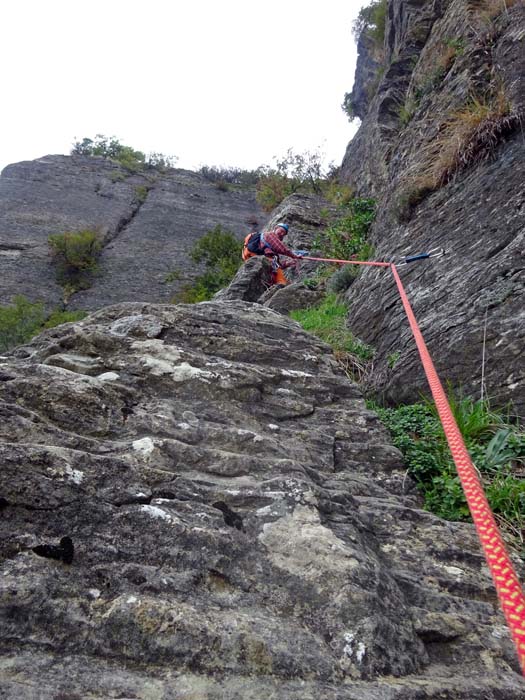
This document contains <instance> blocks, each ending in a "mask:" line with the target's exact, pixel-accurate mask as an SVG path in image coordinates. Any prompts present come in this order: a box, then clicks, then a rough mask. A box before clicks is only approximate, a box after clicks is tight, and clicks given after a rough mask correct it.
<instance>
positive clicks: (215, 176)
mask: <svg viewBox="0 0 525 700" xmlns="http://www.w3.org/2000/svg"><path fill="white" fill-rule="evenodd" d="M198 173H199V174H200V175H202V176H203V177H205V178H206V180H209V181H210V182H213V183H215V184H216V185H217V186H219V185H220V184H221V183H224V184H226V185H238V186H239V187H254V186H255V185H256V184H257V183H258V182H259V180H260V179H261V177H262V176H263V174H264V168H263V166H261V167H260V168H257V169H256V170H243V169H242V168H233V167H229V168H228V167H217V166H215V165H212V166H208V165H203V166H202V167H201V168H200V169H199V170H198Z"/></svg>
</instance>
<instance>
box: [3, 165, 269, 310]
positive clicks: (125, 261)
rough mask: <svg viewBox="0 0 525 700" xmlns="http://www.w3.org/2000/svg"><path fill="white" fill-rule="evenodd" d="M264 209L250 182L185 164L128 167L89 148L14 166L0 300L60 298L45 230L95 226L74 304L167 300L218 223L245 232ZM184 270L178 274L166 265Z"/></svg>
mask: <svg viewBox="0 0 525 700" xmlns="http://www.w3.org/2000/svg"><path fill="white" fill-rule="evenodd" d="M264 219H265V215H264V214H263V212H262V211H261V210H260V208H259V207H258V205H257V203H256V201H255V193H254V191H253V190H251V191H249V190H240V189H233V188H232V189H230V190H228V191H223V190H220V189H218V188H217V187H216V186H215V185H214V184H212V183H210V182H208V181H206V180H205V179H204V178H203V177H202V176H200V175H198V174H196V173H193V172H190V171H186V170H170V171H168V172H166V173H164V174H159V173H156V174H154V171H147V172H146V173H145V174H131V173H130V172H129V171H127V170H125V169H124V168H122V167H121V166H120V165H119V164H118V163H114V162H111V161H109V160H105V159H103V158H91V157H86V156H71V157H69V156H47V157H45V158H41V159H40V160H36V161H29V162H23V163H17V164H14V165H9V166H8V167H7V168H4V170H3V171H2V176H1V178H0V303H3V304H6V303H9V302H10V300H11V298H12V297H13V296H14V295H15V294H23V295H25V296H27V297H28V298H29V299H30V300H31V301H36V300H42V301H45V302H46V305H47V306H48V307H49V308H52V307H57V306H59V305H60V303H61V300H62V297H63V290H62V288H61V287H60V286H59V285H58V284H57V282H56V279H55V269H54V265H53V262H52V258H51V254H50V250H49V246H48V242H47V240H48V237H49V235H50V234H55V233H64V232H66V231H79V230H82V229H92V230H95V231H97V232H99V234H100V236H101V237H102V239H103V241H104V249H103V252H102V256H101V259H100V266H99V271H98V273H97V274H96V275H95V276H94V278H93V284H92V286H91V288H90V289H87V290H85V291H83V292H79V293H77V294H75V295H74V296H73V298H72V299H71V302H70V304H69V307H70V308H81V309H97V308H100V307H102V306H104V305H107V304H110V303H114V302H121V301H136V300H141V301H154V302H168V301H169V300H170V299H171V298H172V297H173V295H174V294H175V293H176V292H177V291H178V290H179V289H180V288H181V287H182V286H183V285H184V284H185V283H187V282H190V281H191V280H192V278H193V277H195V275H196V274H197V272H198V268H197V266H196V265H195V263H193V262H192V261H191V260H190V258H189V256H188V254H189V251H190V250H191V248H192V247H193V245H194V244H195V242H196V241H197V240H198V239H199V238H200V237H201V236H203V235H204V234H205V233H207V232H208V231H209V230H211V229H213V228H214V227H215V226H216V225H217V224H220V225H221V226H222V227H223V228H225V229H228V230H230V231H232V232H233V233H234V234H235V235H237V236H238V237H239V238H241V237H242V236H243V235H246V233H247V232H248V231H250V230H251V228H252V227H253V226H254V222H255V221H257V222H258V223H259V225H262V224H263V222H264ZM175 270H179V271H180V274H179V275H178V277H177V279H173V280H172V281H167V278H168V280H169V279H170V277H169V273H171V272H174V271H175Z"/></svg>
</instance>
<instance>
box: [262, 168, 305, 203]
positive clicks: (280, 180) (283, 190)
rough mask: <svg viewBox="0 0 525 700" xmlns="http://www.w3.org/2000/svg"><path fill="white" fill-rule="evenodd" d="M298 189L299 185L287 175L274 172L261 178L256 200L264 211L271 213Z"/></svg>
mask: <svg viewBox="0 0 525 700" xmlns="http://www.w3.org/2000/svg"><path fill="white" fill-rule="evenodd" d="M297 189H298V185H297V183H294V182H293V181H292V180H291V179H290V178H289V177H288V176H287V175H284V174H283V173H279V172H277V171H275V170H272V171H269V172H268V173H267V174H266V175H264V176H263V177H261V179H260V180H259V182H258V183H257V194H256V199H257V202H258V204H259V205H260V206H261V207H262V209H263V210H264V211H266V212H270V211H272V209H275V207H277V206H278V205H279V204H280V203H281V202H282V201H283V199H286V197H289V196H290V195H291V194H293V193H294V192H296V191H297Z"/></svg>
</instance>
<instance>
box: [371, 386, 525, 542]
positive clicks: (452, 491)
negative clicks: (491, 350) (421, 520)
mask: <svg viewBox="0 0 525 700" xmlns="http://www.w3.org/2000/svg"><path fill="white" fill-rule="evenodd" d="M449 401H450V405H451V408H452V412H453V413H454V417H455V418H456V421H457V423H458V426H459V429H460V431H461V433H462V435H463V438H464V440H465V444H466V446H467V449H468V450H469V453H470V455H471V457H472V460H473V462H474V463H475V465H476V467H477V469H478V471H479V473H480V476H481V479H482V482H483V486H484V489H485V492H486V494H487V498H488V500H489V503H490V505H491V507H492V509H493V511H494V513H495V515H496V518H497V520H498V521H499V523H500V525H501V526H502V528H503V529H504V530H505V531H506V533H507V534H508V535H509V537H510V538H511V540H512V542H513V544H514V545H517V546H522V545H523V537H524V536H525V432H524V431H523V430H521V429H520V428H519V426H516V425H514V424H512V423H511V422H510V421H509V420H508V419H507V418H506V417H505V415H504V414H503V413H502V412H498V411H494V410H492V409H491V408H490V406H489V403H488V402H487V401H481V400H480V401H475V400H473V399H471V398H468V397H460V398H455V397H454V396H449ZM373 408H374V409H375V410H376V411H377V412H378V414H379V416H380V418H381V420H382V421H383V422H384V423H385V425H386V426H387V427H388V429H389V430H390V432H391V434H392V438H393V443H394V445H395V446H396V447H398V448H399V449H400V450H401V452H402V453H403V455H404V457H405V460H406V463H407V467H408V472H409V473H410V474H411V475H412V477H413V478H414V479H415V481H416V483H417V485H418V487H419V489H420V491H421V492H422V494H423V496H424V499H425V507H426V508H427V509H428V510H430V511H432V512H433V513H436V514H437V515H439V516H441V517H443V518H446V519H447V520H468V519H469V517H470V516H469V512H468V507H467V504H466V500H465V497H464V495H463V490H462V488H461V484H460V481H459V477H458V476H457V473H456V469H455V466H454V463H453V461H452V457H451V455H450V452H449V449H448V445H447V442H446V439H445V435H444V433H443V429H442V427H441V423H440V421H439V418H438V415H437V411H436V409H435V407H434V405H433V404H432V403H431V402H424V403H417V404H413V405H409V406H399V407H398V408H380V407H377V406H373Z"/></svg>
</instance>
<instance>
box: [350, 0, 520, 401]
mask: <svg viewBox="0 0 525 700" xmlns="http://www.w3.org/2000/svg"><path fill="white" fill-rule="evenodd" d="M496 5H497V4H496V3H489V2H480V3H464V2H460V1H459V0H452V1H450V2H441V1H439V2H438V1H437V0H436V1H432V2H419V1H418V2H414V1H412V0H392V1H391V2H389V4H388V8H389V13H388V21H387V28H386V37H385V51H386V59H385V69H384V75H383V77H382V79H381V81H380V83H379V86H378V88H377V92H376V94H375V97H374V98H373V99H372V100H371V101H370V103H369V107H368V111H367V113H366V114H364V115H363V117H364V118H363V123H362V125H361V127H360V130H359V132H358V134H357V135H356V137H355V139H354V140H353V141H352V142H351V143H350V145H349V147H348V150H347V153H346V156H345V159H344V161H343V165H342V177H343V179H344V180H345V181H346V182H347V183H350V184H352V185H353V186H354V187H355V189H356V192H357V193H358V194H359V195H361V196H373V197H375V198H376V199H377V201H378V216H377V220H376V223H375V225H374V228H373V230H372V240H373V243H374V244H375V247H376V258H377V259H378V260H387V261H395V260H402V259H403V258H404V256H406V255H408V254H413V253H419V252H423V251H427V250H429V249H432V248H436V247H437V248H444V249H445V250H446V252H447V254H446V256H445V257H444V258H442V259H435V260H433V261H423V262H420V263H414V264H413V266H406V267H403V268H400V272H401V275H402V277H403V280H404V282H405V284H406V287H407V290H408V294H409V297H410V299H411V301H412V303H413V306H414V310H415V313H416V316H417V317H418V319H419V321H420V323H421V326H422V330H423V333H424V335H425V337H426V340H427V341H428V344H429V347H430V351H431V353H432V356H433V358H434V360H435V362H436V365H437V368H438V371H439V372H440V373H441V376H442V377H443V379H444V380H446V381H450V382H451V383H452V384H454V385H455V386H462V387H463V388H464V390H465V391H467V392H469V393H471V394H473V395H478V396H479V393H480V382H481V374H482V369H481V368H482V361H483V357H484V358H485V368H484V374H485V382H486V386H485V389H486V391H487V393H488V395H489V396H490V397H491V399H493V401H494V402H495V403H498V404H500V405H505V404H507V402H508V401H509V400H511V401H512V402H513V403H514V406H515V408H516V409H517V411H518V412H519V413H521V414H523V413H524V412H525V361H524V356H523V348H524V345H525V343H524V340H525V337H524V332H525V331H524V329H525V323H524V313H525V312H524V309H525V296H524V289H525V287H524V283H523V261H524V255H525V238H524V236H525V228H524V224H523V222H524V215H525V209H524V202H525V184H524V183H525V157H524V154H525V150H524V146H523V133H522V129H521V128H520V127H519V123H520V122H519V118H520V115H523V113H524V108H525V89H524V85H523V73H524V70H525V51H524V40H525V7H523V3H502V4H501V7H497V6H496ZM504 6H505V7H507V6H508V9H506V10H505V9H504ZM498 12H499V14H498ZM365 63H366V61H365ZM360 80H361V78H360V77H359V76H358V77H357V82H358V83H359V81H360ZM473 100H477V102H475V101H473ZM476 110H477V113H476ZM498 110H499V112H498ZM505 111H507V112H508V113H510V114H511V121H512V124H513V127H509V128H508V129H507V130H505V128H504V126H502V127H501V130H500V131H498V128H497V127H496V126H495V125H496V123H497V120H498V118H503V117H504V114H505ZM483 114H485V115H492V116H491V119H492V123H491V124H489V123H488V122H486V123H487V127H486V129H487V130H486V132H485V133H484V134H483V132H480V133H479V134H478V140H477V141H475V140H474V141H472V142H471V143H470V145H469V149H470V150H468V149H465V151H464V152H461V151H458V152H456V153H454V152H453V146H454V143H455V142H457V144H461V138H460V136H458V135H457V133H456V132H455V131H454V129H455V128H459V126H461V120H462V119H463V120H464V122H465V121H467V120H468V119H469V118H471V119H472V120H475V119H480V121H482V117H483ZM498 114H499V115H500V117H498ZM469 115H470V117H469ZM480 115H481V117H480ZM487 119H488V117H487ZM501 123H502V124H503V122H501ZM491 129H492V131H491ZM465 131H466V129H465ZM454 139H455V141H454ZM464 145H465V144H464ZM447 153H448V156H447ZM447 157H448V161H447ZM440 164H442V165H441V171H439V172H438V170H439V167H438V166H439V165H440ZM447 168H448V170H447ZM454 168H455V169H454ZM440 176H442V179H441V180H440V179H439V178H440ZM348 301H349V302H350V305H351V311H350V315H349V324H350V327H351V330H352V331H353V332H354V333H355V334H356V335H358V336H359V337H361V338H363V340H365V341H366V342H367V343H369V344H370V345H372V346H374V347H375V348H376V356H375V359H374V377H373V383H374V388H375V390H376V391H377V392H378V393H379V394H381V395H382V396H383V397H384V398H385V399H386V400H389V401H395V402H400V401H401V402H402V401H410V400H414V399H417V398H418V396H419V393H420V392H421V391H426V381H425V379H424V376H423V374H422V372H421V370H420V367H419V360H418V358H417V355H416V350H415V346H414V343H413V341H412V338H411V336H410V333H409V332H408V331H407V330H406V321H405V318H404V313H403V310H402V308H401V306H400V304H399V302H398V300H397V293H396V291H395V288H394V284H393V281H392V278H391V276H390V275H389V274H388V273H384V272H381V271H379V272H378V271H375V270H367V271H365V272H364V273H363V274H362V275H361V276H360V278H359V279H358V280H357V282H356V283H355V284H354V285H352V287H351V289H350V291H349V293H348ZM394 358H396V359H395V362H394Z"/></svg>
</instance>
